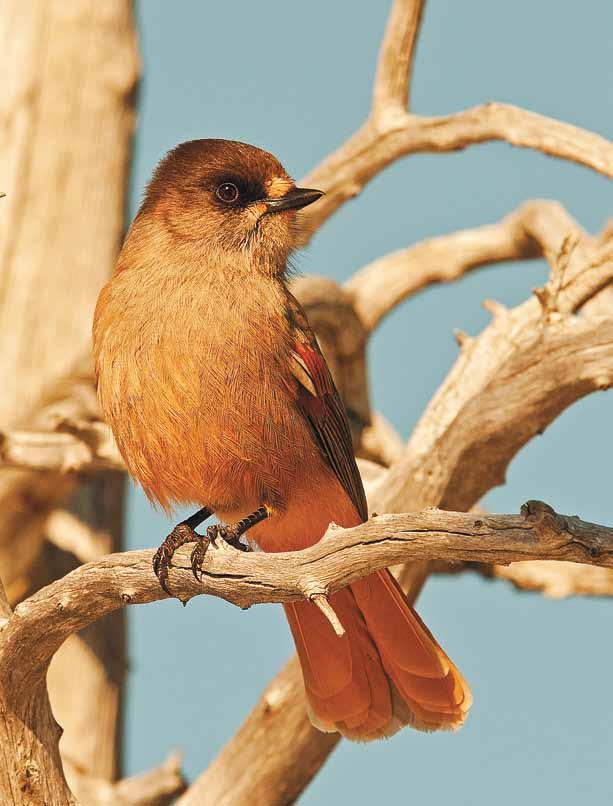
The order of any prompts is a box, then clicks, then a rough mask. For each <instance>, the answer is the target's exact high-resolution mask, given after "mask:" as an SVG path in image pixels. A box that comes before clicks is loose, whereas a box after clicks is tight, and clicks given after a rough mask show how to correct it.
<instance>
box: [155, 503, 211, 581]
mask: <svg viewBox="0 0 613 806" xmlns="http://www.w3.org/2000/svg"><path fill="white" fill-rule="evenodd" d="M212 514H213V513H212V512H211V510H210V509H208V508H207V507H202V509H199V510H198V512H194V514H193V515H190V516H189V518H186V519H185V520H184V521H181V523H178V524H177V525H176V526H175V528H174V529H173V530H172V532H171V533H170V534H169V535H167V537H166V538H165V539H164V542H163V543H162V545H161V546H160V547H159V549H158V550H157V551H156V552H155V554H154V556H153V571H154V573H155V575H156V577H157V578H158V579H159V581H160V585H161V586H162V588H163V589H164V590H165V591H166V593H167V594H168V595H169V596H171V595H172V594H171V593H170V591H169V590H168V585H167V583H168V569H169V568H170V566H171V565H172V556H173V554H174V553H175V551H176V550H177V549H178V548H179V547H180V546H184V545H185V544H186V543H194V542H195V541H197V540H199V538H200V535H199V534H198V533H197V532H195V531H194V529H195V528H196V526H199V525H200V524H201V523H202V522H203V521H205V520H206V519H207V518H210V517H211V515H212Z"/></svg>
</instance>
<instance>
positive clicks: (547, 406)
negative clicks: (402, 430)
mask: <svg viewBox="0 0 613 806" xmlns="http://www.w3.org/2000/svg"><path fill="white" fill-rule="evenodd" d="M560 248H561V244H560ZM606 250H607V244H606V243H605V244H604V245H603V244H602V243H601V242H600V241H599V242H597V243H594V244H591V243H590V242H588V241H587V240H586V239H581V238H579V240H578V242H577V246H576V247H575V249H574V250H573V251H572V253H571V254H570V255H569V259H568V263H567V265H566V267H565V270H564V278H563V281H562V283H561V284H560V287H559V292H558V294H557V301H556V305H557V310H558V312H559V315H558V316H557V317H555V318H554V319H551V317H549V318H547V317H544V316H543V311H542V308H541V305H540V303H539V302H538V300H537V299H536V298H534V297H533V298H532V299H530V300H528V301H526V302H524V303H523V304H522V305H519V306H518V307H517V308H514V309H512V310H509V311H506V310H504V309H496V312H495V315H494V318H493V320H492V322H491V323H490V325H489V326H488V327H487V328H486V329H485V330H484V331H483V333H481V335H480V336H479V337H477V338H475V339H472V340H471V341H470V342H468V343H467V344H466V345H465V347H463V348H462V350H461V352H460V356H459V358H458V360H457V361H456V364H455V366H454V367H453V369H452V370H451V372H450V374H449V375H448V377H447V379H446V380H445V382H444V383H443V385H442V386H441V388H440V389H439V390H438V392H437V394H436V395H435V397H434V398H433V400H432V401H431V403H430V405H429V406H428V408H427V409H426V412H425V413H424V415H423V416H422V418H421V420H420V421H419V423H418V424H417V426H416V428H415V430H414V432H413V434H412V436H411V439H410V440H409V443H408V445H407V448H406V451H405V455H404V458H403V459H402V460H401V461H400V462H397V463H396V464H395V465H394V467H393V468H392V470H391V471H390V474H389V476H388V477H386V479H385V485H384V487H385V489H383V485H382V484H378V485H377V484H375V486H374V489H373V494H374V495H377V491H378V492H379V493H380V499H381V501H378V506H379V508H380V509H381V510H382V511H384V512H394V511H398V510H414V509H415V510H416V509H420V508H421V507H423V506H427V505H431V504H432V503H436V504H437V505H438V506H442V507H444V508H449V509H469V508H470V507H471V506H473V505H474V504H475V503H476V502H477V501H479V500H480V499H481V498H482V497H483V495H484V494H485V493H486V492H487V491H488V490H489V489H491V488H492V487H494V486H496V485H497V484H501V483H502V482H503V481H504V473H505V470H506V467H507V465H508V463H509V462H510V460H511V459H512V457H513V456H515V454H516V453H517V451H518V450H519V449H520V448H521V447H522V446H523V445H524V444H525V443H526V442H527V441H528V440H529V439H531V438H532V437H533V436H535V435H536V434H539V433H542V431H543V430H544V429H545V428H546V427H547V426H548V425H549V423H551V422H552V421H553V420H554V419H555V418H556V417H557V416H558V415H559V414H560V413H561V412H562V411H563V410H564V409H566V408H567V407H568V406H569V405H571V404H572V403H573V402H575V401H576V400H578V399H579V398H581V397H583V396H585V395H586V394H589V393H590V392H593V391H597V390H600V389H607V388H609V387H610V386H611V385H613V320H611V319H596V318H593V317H588V316H585V317H575V316H573V315H572V311H574V310H576V309H577V308H578V307H580V306H581V305H583V304H584V303H585V302H586V301H587V300H588V299H589V298H590V295H591V294H592V293H596V290H595V289H597V288H598V287H599V286H600V285H601V284H602V282H603V278H606V281H607V282H610V281H611V276H612V274H611V273H612V270H613V261H610V260H605V262H604V263H603V262H602V259H603V253H604V252H606ZM558 253H559V249H558ZM551 259H552V261H553V263H554V266H556V265H557V264H556V258H553V257H552V258H551ZM553 271H554V274H555V271H556V269H555V268H554V270H553Z"/></svg>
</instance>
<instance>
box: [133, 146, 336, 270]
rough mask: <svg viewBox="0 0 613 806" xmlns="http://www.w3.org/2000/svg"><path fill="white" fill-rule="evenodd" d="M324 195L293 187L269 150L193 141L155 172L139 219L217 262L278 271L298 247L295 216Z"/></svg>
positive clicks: (180, 148)
mask: <svg viewBox="0 0 613 806" xmlns="http://www.w3.org/2000/svg"><path fill="white" fill-rule="evenodd" d="M322 195H323V194H322V191H320V190H310V189H305V188H298V187H296V185H295V183H294V181H293V180H292V179H291V177H290V176H289V175H288V174H287V172H286V171H285V169H284V168H283V166H282V165H281V163H280V162H279V161H278V160H277V159H276V158H275V157H273V155H272V154H269V153H268V152H267V151H262V150H261V149H259V148H255V147H254V146H251V145H247V144H246V143H239V142H234V141H231V140H192V141H190V142H187V143H182V144H181V145H179V146H177V147H176V148H175V149H173V150H172V151H171V152H170V153H169V154H168V155H167V156H166V157H165V158H164V159H163V160H162V162H161V163H160V164H159V165H158V167H157V169H156V171H155V173H154V175H153V178H152V180H151V182H150V183H149V186H148V188H147V192H146V195H145V199H144V202H143V205H142V207H141V211H140V213H139V217H145V218H148V219H149V218H151V217H153V218H154V219H155V221H156V225H157V226H162V227H163V228H164V230H165V231H166V232H167V233H168V234H169V235H170V236H171V238H172V239H173V241H174V242H175V243H176V244H179V243H181V244H184V245H185V246H186V247H187V248H191V249H196V250H197V251H198V252H200V253H204V254H208V255H210V256H211V257H213V258H214V257H215V256H223V257H224V258H229V259H230V260H235V259H238V258H239V257H242V256H247V257H248V258H249V259H250V260H251V261H253V260H254V259H255V260H256V261H257V262H258V265H261V267H262V270H263V271H267V272H270V271H273V272H274V271H279V270H282V268H284V266H285V263H286V261H287V258H288V256H289V254H290V252H291V251H292V249H293V248H294V246H295V244H296V240H297V236H298V226H299V225H298V221H297V212H298V210H300V209H301V208H302V207H306V205H308V204H311V203H312V202H314V201H317V199H319V198H320V196H322Z"/></svg>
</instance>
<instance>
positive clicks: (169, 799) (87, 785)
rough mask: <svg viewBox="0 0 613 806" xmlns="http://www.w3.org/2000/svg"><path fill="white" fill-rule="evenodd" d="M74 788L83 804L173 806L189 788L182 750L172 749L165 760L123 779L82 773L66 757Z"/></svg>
mask: <svg viewBox="0 0 613 806" xmlns="http://www.w3.org/2000/svg"><path fill="white" fill-rule="evenodd" d="M64 768H65V771H66V778H67V780H68V783H69V785H70V788H71V790H72V791H73V792H74V794H75V796H76V797H77V799H78V801H79V803H81V804H83V806H111V804H112V806H170V804H171V803H173V802H174V800H175V798H177V797H178V796H179V795H181V794H183V792H185V790H186V788H187V787H186V783H185V779H184V778H183V774H182V772H181V754H180V753H172V754H171V755H170V756H169V757H168V758H167V759H166V761H165V762H164V763H163V764H160V766H159V767H155V768H154V769H151V770H147V772H144V773H140V774H139V775H134V776H131V777H130V778H123V779H122V780H120V781H107V780H105V779H103V778H92V777H90V776H87V775H83V774H82V773H81V772H79V770H78V769H76V768H73V767H72V765H71V764H70V762H66V760H65V761H64Z"/></svg>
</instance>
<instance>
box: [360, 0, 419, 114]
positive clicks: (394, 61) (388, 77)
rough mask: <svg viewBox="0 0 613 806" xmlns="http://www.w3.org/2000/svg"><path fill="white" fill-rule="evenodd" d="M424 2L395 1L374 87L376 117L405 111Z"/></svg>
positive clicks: (411, 0) (384, 38)
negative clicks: (396, 110) (398, 110)
mask: <svg viewBox="0 0 613 806" xmlns="http://www.w3.org/2000/svg"><path fill="white" fill-rule="evenodd" d="M424 6H425V0H394V4H393V6H392V10H391V12H390V16H389V19H388V21H387V27H386V29H385V35H384V37H383V42H382V44H381V52H380V53H379V61H378V64H377V74H376V76H375V84H374V88H373V100H372V109H373V115H375V116H376V115H377V114H381V115H382V116H384V115H387V114H389V113H392V112H393V109H394V108H396V109H400V110H402V111H404V110H406V108H407V103H408V97H409V89H410V85H411V70H412V66H413V61H414V58H415V49H416V46H417V36H418V34H419V28H420V25H421V18H422V14H423V10H424Z"/></svg>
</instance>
